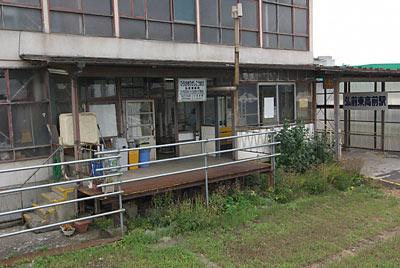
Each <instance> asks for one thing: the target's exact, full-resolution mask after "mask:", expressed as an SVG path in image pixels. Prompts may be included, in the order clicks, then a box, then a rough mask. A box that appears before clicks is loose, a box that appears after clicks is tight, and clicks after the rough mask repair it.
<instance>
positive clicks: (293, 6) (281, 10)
mask: <svg viewBox="0 0 400 268" xmlns="http://www.w3.org/2000/svg"><path fill="white" fill-rule="evenodd" d="M308 13H309V10H308V0H263V38H264V39H263V41H264V42H263V43H264V47H267V48H280V49H296V50H308V49H309V45H308V43H309V25H308V24H309V22H308V21H309V18H308Z"/></svg>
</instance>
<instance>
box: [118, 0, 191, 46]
mask: <svg viewBox="0 0 400 268" xmlns="http://www.w3.org/2000/svg"><path fill="white" fill-rule="evenodd" d="M129 1H130V14H124V13H122V12H121V9H120V5H119V2H120V0H118V10H119V18H120V20H121V19H126V20H134V21H135V20H136V21H144V22H145V38H140V37H126V36H120V37H122V38H127V39H147V40H160V41H174V42H184V43H197V41H198V40H197V27H196V26H197V19H198V18H197V16H198V12H197V5H196V0H193V3H194V13H195V20H194V22H186V21H181V20H175V1H174V0H168V2H169V11H170V14H169V17H170V20H160V19H151V18H148V12H147V1H148V0H143V2H144V5H143V6H144V16H135V15H134V11H135V7H134V2H133V0H129ZM149 22H150V23H152V22H155V23H165V24H169V27H170V31H171V36H170V39H167V40H164V39H156V38H151V37H150V36H149ZM175 25H187V26H192V27H193V28H194V32H193V34H194V40H193V41H182V40H176V37H175V32H174V30H175V27H174V26H175ZM119 27H120V29H119V30H120V33H121V23H120V26H119Z"/></svg>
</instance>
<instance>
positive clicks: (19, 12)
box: [3, 6, 42, 31]
mask: <svg viewBox="0 0 400 268" xmlns="http://www.w3.org/2000/svg"><path fill="white" fill-rule="evenodd" d="M3 12H4V13H3V15H4V28H5V29H10V30H32V31H40V30H42V12H41V10H37V9H30V8H19V7H9V6H4V7H3Z"/></svg>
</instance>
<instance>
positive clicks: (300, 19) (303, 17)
mask: <svg viewBox="0 0 400 268" xmlns="http://www.w3.org/2000/svg"><path fill="white" fill-rule="evenodd" d="M307 26H308V19H307V10H305V9H298V8H296V9H295V10H294V31H295V33H301V34H307V33H308V31H307V28H308V27H307Z"/></svg>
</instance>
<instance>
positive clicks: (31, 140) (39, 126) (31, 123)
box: [12, 104, 50, 148]
mask: <svg viewBox="0 0 400 268" xmlns="http://www.w3.org/2000/svg"><path fill="white" fill-rule="evenodd" d="M47 109H48V104H29V105H13V106H12V117H13V118H12V121H13V130H14V147H15V148H18V147H26V146H34V145H46V144H49V143H50V138H49V132H48V130H47V126H46V124H47V114H48V110H47Z"/></svg>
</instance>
